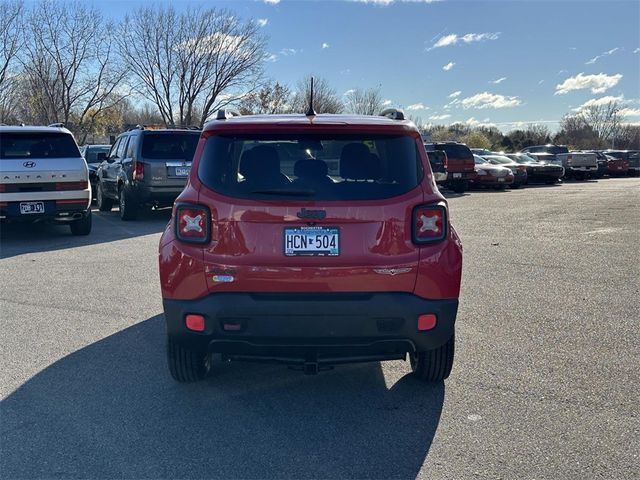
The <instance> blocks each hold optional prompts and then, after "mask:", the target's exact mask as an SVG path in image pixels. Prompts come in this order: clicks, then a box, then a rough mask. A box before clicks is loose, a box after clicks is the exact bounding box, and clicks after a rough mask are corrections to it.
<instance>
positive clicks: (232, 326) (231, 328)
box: [222, 323, 242, 332]
mask: <svg viewBox="0 0 640 480" xmlns="http://www.w3.org/2000/svg"><path fill="white" fill-rule="evenodd" d="M222 328H223V329H225V330H226V331H227V332H239V331H240V330H242V324H240V323H223V324H222Z"/></svg>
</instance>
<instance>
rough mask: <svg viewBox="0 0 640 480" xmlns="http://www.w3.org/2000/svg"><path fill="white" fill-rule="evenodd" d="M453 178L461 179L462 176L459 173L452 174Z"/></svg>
mask: <svg viewBox="0 0 640 480" xmlns="http://www.w3.org/2000/svg"><path fill="white" fill-rule="evenodd" d="M453 178H462V174H461V173H454V174H453Z"/></svg>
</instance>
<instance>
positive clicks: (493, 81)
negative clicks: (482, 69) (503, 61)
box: [489, 77, 507, 85]
mask: <svg viewBox="0 0 640 480" xmlns="http://www.w3.org/2000/svg"><path fill="white" fill-rule="evenodd" d="M506 79H507V77H500V78H498V79H497V80H491V81H490V82H489V83H493V84H495V85H498V84H499V83H502V82H504V81H505V80H506Z"/></svg>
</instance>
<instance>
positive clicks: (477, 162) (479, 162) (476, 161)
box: [473, 155, 489, 165]
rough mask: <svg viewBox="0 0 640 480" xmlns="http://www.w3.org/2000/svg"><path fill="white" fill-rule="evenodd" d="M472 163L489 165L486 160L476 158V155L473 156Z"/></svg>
mask: <svg viewBox="0 0 640 480" xmlns="http://www.w3.org/2000/svg"><path fill="white" fill-rule="evenodd" d="M473 161H474V162H475V163H476V165H482V164H487V163H489V162H488V161H487V160H485V159H484V158H482V157H480V156H478V155H474V156H473Z"/></svg>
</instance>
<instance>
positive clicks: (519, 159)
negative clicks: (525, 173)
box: [509, 153, 539, 163]
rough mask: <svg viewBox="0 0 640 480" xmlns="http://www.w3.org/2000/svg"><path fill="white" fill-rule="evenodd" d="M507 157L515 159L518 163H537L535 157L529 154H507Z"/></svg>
mask: <svg viewBox="0 0 640 480" xmlns="http://www.w3.org/2000/svg"><path fill="white" fill-rule="evenodd" d="M509 158H510V159H512V160H515V161H516V162H518V163H539V162H538V160H536V159H535V158H533V157H530V156H529V155H525V154H523V153H520V154H515V155H509Z"/></svg>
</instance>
